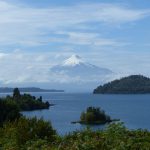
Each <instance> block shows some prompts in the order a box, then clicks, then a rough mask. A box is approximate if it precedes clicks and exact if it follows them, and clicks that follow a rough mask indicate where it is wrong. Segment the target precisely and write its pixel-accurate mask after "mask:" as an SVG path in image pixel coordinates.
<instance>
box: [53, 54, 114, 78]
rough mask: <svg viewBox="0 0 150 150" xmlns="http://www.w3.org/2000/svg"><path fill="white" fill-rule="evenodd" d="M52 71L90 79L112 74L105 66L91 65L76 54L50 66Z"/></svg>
mask: <svg viewBox="0 0 150 150" xmlns="http://www.w3.org/2000/svg"><path fill="white" fill-rule="evenodd" d="M51 71H52V72H55V73H61V74H65V75H68V76H71V77H74V76H77V77H79V78H83V79H89V78H90V79H91V80H92V78H95V77H97V76H98V77H100V76H105V75H110V74H112V71H111V70H109V69H107V68H101V67H98V66H95V65H92V64H90V63H88V62H85V61H83V59H82V58H81V57H80V56H78V55H72V56H71V57H70V58H68V59H66V60H65V61H64V62H63V63H61V64H59V65H56V66H54V67H52V68H51Z"/></svg>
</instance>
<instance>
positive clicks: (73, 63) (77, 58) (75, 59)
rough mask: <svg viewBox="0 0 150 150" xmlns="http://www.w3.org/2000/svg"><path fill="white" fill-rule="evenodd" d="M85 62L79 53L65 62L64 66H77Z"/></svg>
mask: <svg viewBox="0 0 150 150" xmlns="http://www.w3.org/2000/svg"><path fill="white" fill-rule="evenodd" d="M82 63H84V61H83V60H82V58H81V57H80V56H78V55H72V56H71V57H70V58H68V59H66V60H65V61H64V62H63V66H76V65H80V64H82Z"/></svg>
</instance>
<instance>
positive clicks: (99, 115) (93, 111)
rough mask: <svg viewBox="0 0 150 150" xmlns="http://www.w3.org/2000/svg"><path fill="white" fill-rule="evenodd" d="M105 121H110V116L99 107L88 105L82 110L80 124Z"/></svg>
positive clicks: (102, 122)
mask: <svg viewBox="0 0 150 150" xmlns="http://www.w3.org/2000/svg"><path fill="white" fill-rule="evenodd" d="M107 122H111V119H110V117H109V116H108V115H106V114H105V112H104V111H103V110H101V108H99V107H97V108H95V107H88V108H87V109H86V112H82V113H81V116H80V123H82V124H104V123H107Z"/></svg>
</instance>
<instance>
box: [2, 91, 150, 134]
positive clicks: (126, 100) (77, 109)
mask: <svg viewBox="0 0 150 150" xmlns="http://www.w3.org/2000/svg"><path fill="white" fill-rule="evenodd" d="M4 95H5V94H1V96H4ZM32 95H35V96H37V97H38V96H42V97H43V100H45V101H49V102H50V103H53V104H56V105H55V106H52V107H50V109H48V110H40V111H31V112H23V114H24V115H25V116H27V117H33V116H37V117H38V118H40V117H43V118H44V119H45V120H47V121H51V123H52V125H53V127H54V128H55V129H56V130H57V132H58V133H59V134H61V135H63V134H66V133H68V132H71V131H75V130H80V129H83V128H85V126H84V125H80V124H71V122H72V121H77V120H79V118H80V114H81V112H82V111H84V110H85V109H86V108H87V107H88V106H96V107H101V108H102V109H103V110H105V112H106V114H108V115H110V116H111V118H114V119H120V120H121V121H122V122H124V123H125V125H126V127H128V128H129V129H137V128H142V129H149V130H150V95H148V94H147V95H93V94H89V93H80V94H71V93H70V94H69V93H32ZM103 127H104V126H102V125H101V126H92V128H93V129H98V128H103Z"/></svg>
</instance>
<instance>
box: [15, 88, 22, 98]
mask: <svg viewBox="0 0 150 150" xmlns="http://www.w3.org/2000/svg"><path fill="white" fill-rule="evenodd" d="M20 97H21V94H20V91H19V89H18V88H15V89H14V91H13V98H14V99H15V100H19V99H20Z"/></svg>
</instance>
